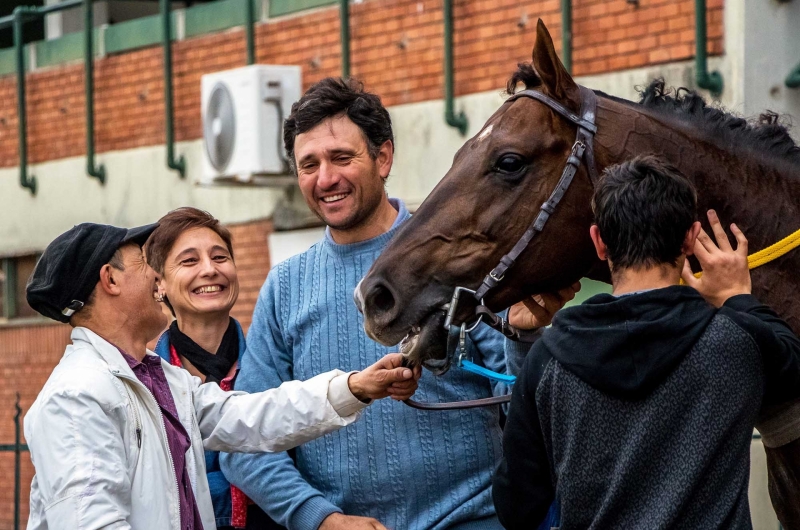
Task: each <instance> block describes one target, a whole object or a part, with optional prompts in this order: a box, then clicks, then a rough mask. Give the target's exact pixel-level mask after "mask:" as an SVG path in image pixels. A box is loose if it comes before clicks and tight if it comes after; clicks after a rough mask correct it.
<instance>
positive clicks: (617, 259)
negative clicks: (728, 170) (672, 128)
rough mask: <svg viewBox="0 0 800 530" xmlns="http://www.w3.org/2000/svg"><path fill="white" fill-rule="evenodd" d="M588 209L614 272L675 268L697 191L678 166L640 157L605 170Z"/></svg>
mask: <svg viewBox="0 0 800 530" xmlns="http://www.w3.org/2000/svg"><path fill="white" fill-rule="evenodd" d="M592 210H593V211H594V220H595V224H596V225H597V227H598V228H599V230H600V236H601V237H602V238H603V242H604V243H605V244H606V247H607V249H608V258H609V260H611V263H612V265H613V267H614V269H615V270H616V269H623V268H641V267H652V266H657V265H663V264H671V265H676V264H677V261H678V258H679V257H680V255H681V253H682V247H683V242H684V240H685V238H686V232H687V231H688V230H689V229H690V228H691V226H692V224H693V223H694V222H695V221H696V220H697V191H696V189H695V187H694V185H693V184H692V183H691V182H690V181H689V179H687V178H686V177H685V176H683V174H681V172H680V171H679V170H678V169H677V168H675V167H673V166H671V165H669V164H666V163H664V162H662V161H660V160H659V159H657V158H656V157H653V156H640V157H637V158H634V159H632V160H629V161H626V162H622V163H621V164H617V165H614V166H610V167H608V168H607V169H606V170H605V172H604V173H603V176H602V177H601V179H600V181H599V182H598V184H597V186H596V188H595V192H594V197H593V198H592Z"/></svg>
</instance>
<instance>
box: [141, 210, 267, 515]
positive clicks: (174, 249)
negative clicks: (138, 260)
mask: <svg viewBox="0 0 800 530" xmlns="http://www.w3.org/2000/svg"><path fill="white" fill-rule="evenodd" d="M145 253H146V255H147V261H148V263H149V264H150V266H151V267H152V268H153V269H154V270H155V271H156V272H157V273H158V275H159V277H160V280H159V292H160V294H161V296H162V297H163V302H164V304H166V306H167V307H168V308H169V309H170V311H171V312H172V314H173V316H174V317H175V320H173V321H172V323H171V324H170V326H169V329H168V330H167V331H165V332H164V333H163V334H162V335H161V337H160V338H159V339H158V343H157V345H156V348H155V352H156V353H157V354H158V355H160V356H161V357H162V358H163V359H164V360H166V361H167V362H169V363H170V364H172V365H173V366H180V367H183V368H185V369H186V370H188V371H189V372H190V373H191V374H192V375H195V376H197V377H199V378H200V379H201V380H203V382H204V383H210V382H213V383H216V384H218V385H219V386H220V387H221V388H222V389H223V390H232V389H233V380H234V377H235V374H236V369H237V364H238V359H239V358H240V356H241V354H242V353H244V349H245V340H244V334H243V333H242V327H241V326H240V325H239V322H237V321H236V320H235V319H234V318H232V317H231V316H230V311H231V308H233V305H234V304H235V303H236V299H237V298H238V296H239V280H238V277H237V271H236V264H235V262H234V258H233V245H232V238H231V233H230V232H229V231H228V229H227V228H225V227H224V226H222V224H221V223H220V222H219V221H218V220H217V219H215V218H214V217H213V216H212V215H211V214H209V213H207V212H204V211H202V210H198V209H197V208H190V207H186V208H178V209H177V210H173V211H171V212H169V213H168V214H166V215H165V216H164V217H162V218H161V219H160V221H159V226H158V228H157V229H156V230H155V232H153V234H152V235H151V236H150V238H149V239H148V240H147V244H146V245H145ZM205 454H206V472H207V476H208V483H209V487H210V490H211V498H212V501H213V504H214V515H215V517H216V522H217V527H218V528H242V527H244V526H245V519H246V518H247V517H246V515H247V501H246V498H245V496H244V494H243V493H242V492H241V491H239V490H238V489H237V488H235V487H231V484H230V483H229V482H228V480H227V479H226V478H225V476H224V475H223V474H222V471H221V470H220V467H219V453H218V452H216V451H206V453H205ZM251 515H252V516H251V517H250V521H249V524H247V527H248V528H256V527H258V528H280V527H279V526H277V525H276V524H275V523H271V524H270V523H264V524H263V525H262V524H259V525H254V524H253V523H254V522H255V521H254V519H255V518H256V517H253V516H255V515H256V514H251ZM265 517H266V516H264V515H261V514H260V517H258V518H259V519H260V518H265Z"/></svg>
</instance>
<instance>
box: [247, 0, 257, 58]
mask: <svg viewBox="0 0 800 530" xmlns="http://www.w3.org/2000/svg"><path fill="white" fill-rule="evenodd" d="M245 4H247V5H246V6H245V17H246V19H245V35H246V36H247V64H255V62H256V32H255V25H256V9H255V7H254V6H253V0H245Z"/></svg>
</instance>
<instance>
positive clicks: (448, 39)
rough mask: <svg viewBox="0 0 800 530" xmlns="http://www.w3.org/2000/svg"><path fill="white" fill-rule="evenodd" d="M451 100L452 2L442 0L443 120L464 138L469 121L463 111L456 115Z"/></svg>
mask: <svg viewBox="0 0 800 530" xmlns="http://www.w3.org/2000/svg"><path fill="white" fill-rule="evenodd" d="M453 99H454V96H453V0H444V120H445V121H446V122H447V125H449V126H451V127H455V128H457V129H458V131H459V132H460V133H461V136H464V135H466V134H467V126H468V125H469V121H468V120H467V116H466V115H465V114H464V112H463V111H461V112H460V113H459V114H458V115H456V113H455V109H454V101H453Z"/></svg>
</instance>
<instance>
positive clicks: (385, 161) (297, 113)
mask: <svg viewBox="0 0 800 530" xmlns="http://www.w3.org/2000/svg"><path fill="white" fill-rule="evenodd" d="M284 142H285V145H286V151H287V153H288V155H289V158H290V160H291V162H292V164H293V166H294V167H293V169H294V170H295V172H296V174H297V176H298V183H299V186H300V189H301V191H302V193H303V196H304V197H305V199H306V202H307V203H308V205H309V207H310V208H311V210H312V211H314V212H315V213H316V214H317V215H318V216H319V217H320V219H322V220H323V221H324V222H325V224H326V225H327V227H328V228H327V230H326V233H325V238H324V239H323V240H322V241H320V242H319V243H317V244H316V245H314V246H313V247H312V248H310V249H309V250H308V251H306V252H304V253H303V254H300V255H298V256H295V257H293V258H291V259H289V260H287V261H284V262H282V263H280V264H278V265H276V266H275V267H274V268H273V270H272V271H271V272H270V274H269V277H268V278H267V281H266V283H265V284H264V287H263V288H262V290H261V293H260V295H259V299H258V303H257V304H256V309H255V313H254V315H253V323H252V325H251V327H250V330H249V334H248V336H247V352H246V353H245V355H244V357H243V359H242V363H241V372H240V374H239V376H238V379H237V382H236V389H237V390H245V391H248V392H257V391H260V390H264V389H266V388H270V387H276V386H278V385H280V384H281V382H283V381H288V380H291V379H308V378H310V377H313V376H314V375H316V374H319V373H321V372H324V371H326V370H330V369H331V368H333V367H342V368H344V369H347V368H348V367H354V368H355V367H359V366H365V365H367V364H369V363H371V362H374V361H375V360H377V359H379V358H381V357H383V356H384V355H385V354H386V353H387V352H389V351H390V350H389V349H387V348H386V347H384V346H381V345H380V344H378V343H376V342H373V341H372V340H370V339H369V338H368V337H367V336H366V334H365V333H364V331H363V319H362V316H361V314H360V313H359V312H358V310H357V309H356V307H355V304H354V303H353V301H352V293H353V290H354V289H355V287H356V285H357V284H358V282H359V280H361V278H362V277H363V276H364V275H365V274H366V273H367V271H368V270H369V268H370V266H371V265H372V263H373V262H374V261H375V259H376V258H377V257H378V255H379V254H380V253H381V251H382V250H383V249H384V247H385V246H386V244H387V243H388V242H389V240H390V239H391V238H392V237H393V236H394V234H395V233H396V232H397V230H399V229H400V227H401V225H402V223H403V222H404V221H406V220H407V219H408V218H409V217H410V214H409V212H408V210H407V209H406V207H405V205H404V204H403V203H402V202H401V201H399V200H396V199H389V198H388V197H387V195H386V192H385V190H384V186H385V181H386V179H387V178H388V176H389V172H390V170H391V167H392V160H393V154H394V137H393V133H392V126H391V120H390V118H389V114H388V112H387V111H386V109H385V108H384V107H383V105H382V104H381V102H380V98H378V96H376V95H374V94H370V93H368V92H365V91H364V90H363V87H362V86H361V85H360V83H358V82H356V81H353V80H348V81H343V80H341V79H332V78H329V79H325V80H323V81H321V82H319V83H318V84H316V85H314V86H313V87H311V88H310V89H309V91H308V92H307V93H306V94H305V95H304V96H303V98H302V99H301V100H300V101H299V102H298V103H296V104H295V105H294V106H293V108H292V114H291V115H290V116H289V119H288V120H287V121H286V125H285V130H284ZM568 297H569V296H568ZM562 303H563V302H562V301H561V300H559V302H558V305H559V306H560V305H561V304H562ZM473 337H474V338H475V342H473V343H471V344H470V347H471V348H477V350H478V351H477V352H476V354H475V358H477V359H482V360H483V362H484V364H485V365H486V366H487V367H488V368H490V369H492V370H495V371H499V372H507V370H508V366H509V365H516V366H518V365H519V363H520V359H519V358H518V357H515V358H513V359H508V362H507V359H506V355H507V354H506V353H505V352H504V345H503V342H502V339H501V336H500V335H499V334H495V333H494V332H493V331H492V330H490V329H488V328H485V329H484V330H483V332H482V333H476V334H474V335H473ZM509 352H510V353H509V354H508V355H512V353H514V354H516V355H522V354H521V352H516V350H514V349H513V348H509ZM506 392H508V388H506V387H505V385H503V384H495V385H492V384H490V383H489V381H488V380H486V379H482V378H480V377H478V376H474V375H472V374H469V373H466V372H462V371H460V370H451V371H450V372H448V373H447V374H445V375H444V376H442V377H438V378H437V377H433V376H432V375H431V374H429V373H426V374H424V375H423V376H422V378H421V379H420V381H419V389H418V390H417V394H416V396H417V399H419V400H421V401H454V400H463V399H476V398H483V397H489V396H491V395H493V394H499V393H506ZM501 442H502V433H501V430H500V423H499V411H498V409H497V408H496V407H490V408H481V409H472V410H462V411H452V412H434V413H431V412H427V411H418V410H415V409H412V408H410V407H407V406H406V405H404V404H403V403H398V402H389V401H387V400H384V401H381V402H379V403H375V404H374V405H373V406H372V407H370V408H369V409H368V411H367V412H366V414H365V416H364V421H362V422H360V423H358V424H356V425H354V426H353V427H352V428H350V429H346V430H344V431H342V432H341V433H335V434H333V435H331V436H326V437H324V438H322V439H319V440H317V441H314V442H311V443H308V444H306V445H304V446H302V447H299V448H297V450H296V454H295V457H294V460H293V459H292V458H291V457H290V456H289V455H288V454H287V453H280V454H269V455H267V454H263V455H245V454H239V455H234V454H230V455H225V456H224V457H223V459H222V469H223V471H224V472H225V474H226V476H227V477H228V478H229V480H230V481H231V482H232V483H233V484H236V485H237V486H239V487H240V488H241V489H242V490H243V491H244V492H245V493H246V494H247V495H248V496H249V497H250V498H251V499H252V500H253V501H254V502H255V503H256V504H258V505H259V506H260V507H261V508H262V509H264V510H265V511H266V512H267V513H268V514H269V515H270V516H271V517H272V518H273V519H275V520H276V521H277V522H279V523H280V524H282V525H284V526H286V527H287V528H289V530H317V529H318V528H319V529H321V530H338V529H347V530H361V529H377V530H381V529H384V528H390V529H393V530H426V529H444V528H455V529H458V530H473V529H474V530H495V529H500V528H502V527H501V526H500V523H499V522H498V520H497V517H496V515H495V510H494V506H493V504H492V497H491V477H492V473H493V471H494V468H495V466H496V465H497V463H498V462H499V460H500V457H501V452H502V443H501Z"/></svg>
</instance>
